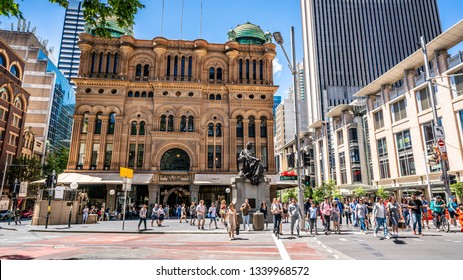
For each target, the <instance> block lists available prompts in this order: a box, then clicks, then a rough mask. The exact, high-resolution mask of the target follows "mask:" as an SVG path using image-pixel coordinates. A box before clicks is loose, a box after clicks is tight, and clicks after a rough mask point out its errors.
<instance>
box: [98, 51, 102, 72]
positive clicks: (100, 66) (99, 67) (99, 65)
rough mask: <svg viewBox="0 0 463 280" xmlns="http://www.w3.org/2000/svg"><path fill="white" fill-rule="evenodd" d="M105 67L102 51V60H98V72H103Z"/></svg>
mask: <svg viewBox="0 0 463 280" xmlns="http://www.w3.org/2000/svg"><path fill="white" fill-rule="evenodd" d="M102 67H103V53H100V60H99V62H98V73H101V71H102V69H101V68H102Z"/></svg>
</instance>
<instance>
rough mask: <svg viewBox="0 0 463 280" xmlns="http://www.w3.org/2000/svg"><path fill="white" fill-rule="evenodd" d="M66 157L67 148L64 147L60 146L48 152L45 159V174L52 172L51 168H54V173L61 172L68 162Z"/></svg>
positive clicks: (67, 154) (67, 155)
mask: <svg viewBox="0 0 463 280" xmlns="http://www.w3.org/2000/svg"><path fill="white" fill-rule="evenodd" d="M68 157H69V149H66V148H61V149H59V150H55V151H52V152H51V153H49V154H48V156H47V158H46V159H45V166H44V173H45V175H48V174H52V172H53V170H55V172H56V174H60V173H63V171H64V170H65V169H66V166H67V163H68Z"/></svg>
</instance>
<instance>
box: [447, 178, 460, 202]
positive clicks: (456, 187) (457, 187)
mask: <svg viewBox="0 0 463 280" xmlns="http://www.w3.org/2000/svg"><path fill="white" fill-rule="evenodd" d="M450 189H451V190H452V192H453V193H455V195H456V196H457V197H458V200H459V201H460V202H461V201H462V200H463V182H456V183H455V184H451V185H450Z"/></svg>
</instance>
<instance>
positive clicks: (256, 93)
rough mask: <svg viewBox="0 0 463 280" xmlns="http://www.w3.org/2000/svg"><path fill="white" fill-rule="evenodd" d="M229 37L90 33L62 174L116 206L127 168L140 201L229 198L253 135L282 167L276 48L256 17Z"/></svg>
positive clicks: (84, 38) (270, 161)
mask: <svg viewBox="0 0 463 280" xmlns="http://www.w3.org/2000/svg"><path fill="white" fill-rule="evenodd" d="M228 36H229V41H227V42H226V43H224V44H215V43H209V42H207V41H206V40H204V39H197V40H194V41H185V40H168V39H166V38H162V37H156V38H154V39H152V40H139V39H135V38H133V37H132V36H127V35H122V36H120V37H118V38H112V39H106V38H98V37H95V36H92V35H90V34H86V33H84V34H81V35H80V41H79V48H80V50H81V60H80V68H79V77H78V78H75V79H73V81H74V82H75V84H76V85H77V93H76V110H75V114H74V127H73V133H72V140H71V150H70V156H69V162H68V170H67V171H66V173H64V174H61V175H60V177H59V181H60V182H63V183H65V184H67V183H71V182H73V181H74V182H78V183H79V188H81V189H85V190H87V191H88V194H89V199H90V202H89V203H90V204H92V205H94V204H101V203H105V204H106V206H110V207H112V208H115V207H117V206H118V205H120V204H121V202H122V201H123V197H122V196H121V195H122V192H121V190H122V185H121V178H120V177H119V168H120V167H128V168H132V169H134V170H135V176H134V178H133V181H132V189H131V191H130V195H129V196H130V202H131V203H132V204H134V205H139V204H141V203H147V204H148V203H149V204H154V203H163V204H169V205H171V206H173V205H175V204H178V203H182V202H185V203H189V202H190V201H199V199H204V200H206V202H209V203H210V202H214V201H215V200H217V199H219V198H221V197H226V196H227V193H226V188H227V186H230V184H231V178H233V177H236V176H237V174H238V164H237V155H238V154H239V152H240V151H241V150H242V149H243V147H244V146H245V144H246V143H247V142H248V141H253V142H255V143H256V148H255V151H254V152H255V154H256V156H257V157H259V158H261V159H262V162H263V164H264V166H265V169H266V174H274V173H275V160H274V148H273V147H274V143H273V135H274V134H273V128H274V125H273V114H272V109H273V95H274V93H275V91H276V90H277V87H276V86H274V85H273V69H272V61H273V59H274V57H275V55H276V53H275V48H276V47H275V45H274V44H273V43H271V40H270V38H271V36H270V35H269V33H267V34H265V33H264V32H263V31H262V30H261V29H260V28H259V27H258V26H256V25H253V24H251V23H245V24H243V25H239V26H237V27H236V28H235V29H233V30H231V31H230V32H229V33H228ZM110 190H115V193H116V195H115V196H112V195H110ZM111 193H112V192H111Z"/></svg>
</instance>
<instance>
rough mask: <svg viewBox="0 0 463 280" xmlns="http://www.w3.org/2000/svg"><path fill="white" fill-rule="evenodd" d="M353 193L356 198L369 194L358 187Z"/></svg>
mask: <svg viewBox="0 0 463 280" xmlns="http://www.w3.org/2000/svg"><path fill="white" fill-rule="evenodd" d="M352 193H353V194H354V195H355V196H356V197H362V196H365V194H367V192H366V191H365V190H364V189H363V188H362V187H357V188H355V189H354V190H353V191H352Z"/></svg>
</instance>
